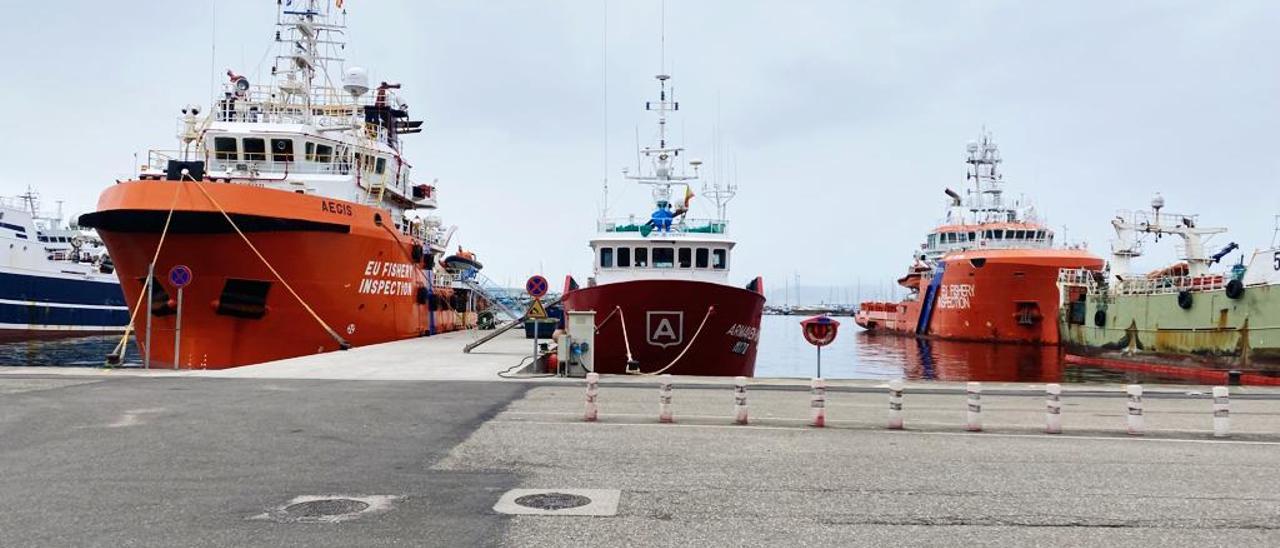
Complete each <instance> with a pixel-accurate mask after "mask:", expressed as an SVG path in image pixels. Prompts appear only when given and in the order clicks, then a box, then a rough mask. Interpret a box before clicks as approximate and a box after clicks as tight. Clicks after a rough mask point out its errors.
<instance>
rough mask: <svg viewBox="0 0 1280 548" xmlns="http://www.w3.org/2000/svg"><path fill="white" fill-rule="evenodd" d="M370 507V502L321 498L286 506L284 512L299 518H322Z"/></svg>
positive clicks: (361, 510) (351, 512) (360, 510)
mask: <svg viewBox="0 0 1280 548" xmlns="http://www.w3.org/2000/svg"><path fill="white" fill-rule="evenodd" d="M368 509H369V503H367V502H360V501H358V500H351V499H321V500H312V501H307V502H299V503H298V504H291V505H289V506H286V507H285V509H284V512H285V513H286V514H289V515H290V516H294V517H299V518H322V517H327V516H341V515H345V514H355V513H357V512H363V511H365V510H368Z"/></svg>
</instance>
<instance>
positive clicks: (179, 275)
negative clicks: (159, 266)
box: [169, 264, 191, 288]
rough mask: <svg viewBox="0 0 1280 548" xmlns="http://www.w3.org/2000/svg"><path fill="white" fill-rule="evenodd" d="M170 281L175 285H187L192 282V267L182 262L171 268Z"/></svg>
mask: <svg viewBox="0 0 1280 548" xmlns="http://www.w3.org/2000/svg"><path fill="white" fill-rule="evenodd" d="M169 283H171V284H173V286H174V287H179V288H181V287H186V286H187V284H189V283H191V268H189V267H187V265H184V264H180V265H177V266H175V267H173V268H171V269H169Z"/></svg>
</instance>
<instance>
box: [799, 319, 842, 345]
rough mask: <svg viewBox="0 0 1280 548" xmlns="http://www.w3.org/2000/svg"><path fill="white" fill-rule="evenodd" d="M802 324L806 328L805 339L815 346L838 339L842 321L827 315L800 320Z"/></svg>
mask: <svg viewBox="0 0 1280 548" xmlns="http://www.w3.org/2000/svg"><path fill="white" fill-rule="evenodd" d="M800 326H801V327H802V328H804V340H806V341H809V344H812V345H814V346H818V347H822V346H826V345H828V344H831V342H832V341H834V340H836V332H837V331H838V330H839V329H840V322H837V321H835V320H833V319H831V318H829V317H827V316H814V317H812V318H809V319H807V320H804V321H802V322H800Z"/></svg>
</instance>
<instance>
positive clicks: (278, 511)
mask: <svg viewBox="0 0 1280 548" xmlns="http://www.w3.org/2000/svg"><path fill="white" fill-rule="evenodd" d="M402 499H403V497H398V496H394V495H339V494H328V495H302V496H297V497H294V498H293V499H292V500H290V501H288V502H285V503H284V504H281V505H280V506H276V507H274V508H271V509H268V510H267V511H266V512H264V513H261V514H258V515H255V516H249V518H248V519H261V520H271V521H275V522H277V523H338V522H342V521H349V520H353V519H362V518H367V517H369V516H373V515H377V514H381V513H383V512H387V511H389V510H391V509H392V507H393V506H394V504H395V503H396V502H398V501H400V500H402Z"/></svg>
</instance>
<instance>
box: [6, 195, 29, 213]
mask: <svg viewBox="0 0 1280 548" xmlns="http://www.w3.org/2000/svg"><path fill="white" fill-rule="evenodd" d="M0 207H3V208H5V209H20V210H22V211H27V212H28V213H29V212H30V211H28V210H29V208H28V207H27V201H26V199H25V198H22V197H21V196H0Z"/></svg>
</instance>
